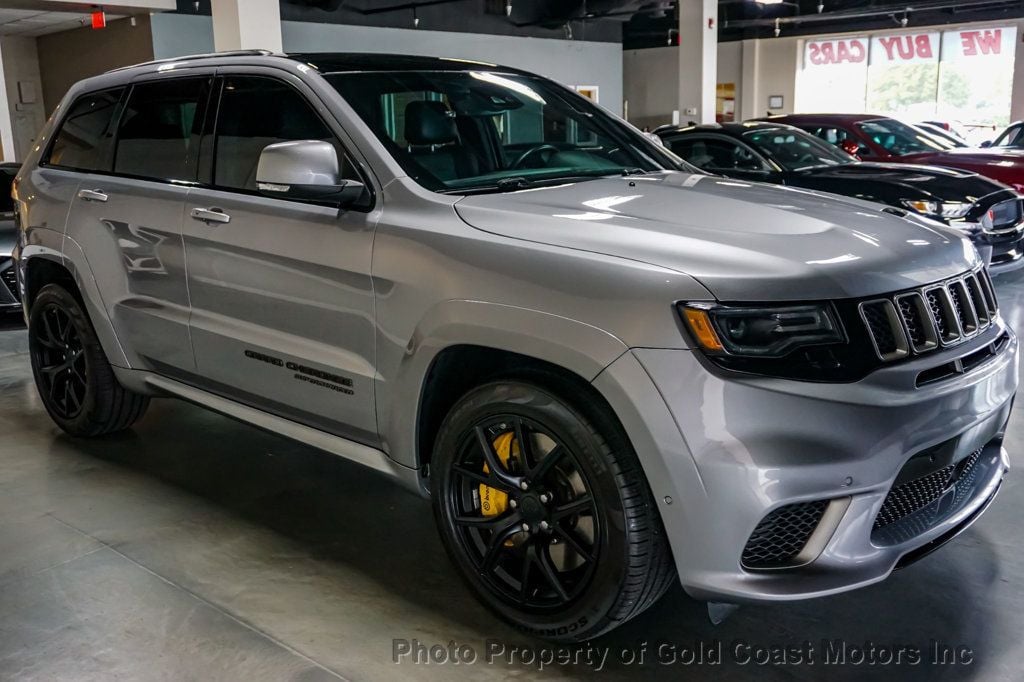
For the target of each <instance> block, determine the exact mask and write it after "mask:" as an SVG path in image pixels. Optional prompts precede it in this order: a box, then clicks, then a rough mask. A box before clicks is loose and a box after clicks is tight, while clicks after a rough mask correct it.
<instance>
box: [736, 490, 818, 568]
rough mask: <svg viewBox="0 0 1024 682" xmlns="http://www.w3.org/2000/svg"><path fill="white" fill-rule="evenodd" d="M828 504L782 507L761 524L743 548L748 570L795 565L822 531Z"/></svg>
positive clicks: (800, 504) (814, 503) (803, 504)
mask: <svg viewBox="0 0 1024 682" xmlns="http://www.w3.org/2000/svg"><path fill="white" fill-rule="evenodd" d="M826 507H828V501H827V500H818V501H815V502H799V503H797V504H789V505H786V506H785V507H779V508H778V509H776V510H775V511H773V512H771V513H770V514H768V515H767V516H766V517H764V518H763V519H762V520H761V523H759V524H757V528H755V529H754V532H753V533H751V534H750V539H749V540H747V546H746V547H744V548H743V557H742V561H743V565H744V566H746V567H747V568H778V567H781V566H786V565H787V564H790V563H792V562H793V560H794V559H795V558H796V556H797V555H798V554H800V551H801V550H802V549H803V548H804V545H806V544H807V540H808V539H809V538H810V537H811V533H813V532H814V529H815V528H817V527H818V523H820V522H821V517H822V515H824V513H825V508H826Z"/></svg>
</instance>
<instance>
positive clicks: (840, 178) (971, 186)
mask: <svg viewBox="0 0 1024 682" xmlns="http://www.w3.org/2000/svg"><path fill="white" fill-rule="evenodd" d="M797 175H801V176H805V177H808V178H812V179H814V180H818V181H830V182H835V183H837V186H839V184H838V183H844V182H856V183H857V184H858V185H862V184H864V183H869V184H870V183H878V184H880V185H882V184H884V185H886V186H888V187H891V188H892V189H893V190H894V191H898V192H899V198H901V199H927V198H934V199H936V200H939V201H963V202H967V203H974V202H975V201H977V200H978V199H980V198H982V197H985V196H988V195H990V194H993V193H995V192H999V191H1002V190H1005V189H1009V188H1008V187H1007V186H1006V185H1004V184H1002V183H1000V182H996V181H995V180H992V179H989V178H986V177H984V176H982V175H978V174H977V173H975V172H973V171H967V170H960V169H957V168H940V167H938V166H919V165H914V164H907V163H868V162H864V163H851V164H845V165H842V166H821V167H818V168H808V169H806V170H802V171H798V172H797ZM843 193H844V194H845V193H847V192H846V191H845V190H844V191H843Z"/></svg>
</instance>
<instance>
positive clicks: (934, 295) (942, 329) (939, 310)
mask: <svg viewBox="0 0 1024 682" xmlns="http://www.w3.org/2000/svg"><path fill="white" fill-rule="evenodd" d="M941 295H942V294H941V293H940V292H939V291H929V292H928V307H929V308H931V309H932V316H933V317H934V318H935V327H936V329H938V330H939V336H940V337H942V338H943V339H948V338H949V320H947V319H946V312H945V310H944V309H943V307H942V301H941V299H940V298H939V297H940V296H941Z"/></svg>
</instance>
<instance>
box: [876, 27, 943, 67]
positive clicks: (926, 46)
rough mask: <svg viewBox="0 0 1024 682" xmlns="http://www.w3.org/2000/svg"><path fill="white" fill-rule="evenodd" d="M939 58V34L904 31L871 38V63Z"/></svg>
mask: <svg viewBox="0 0 1024 682" xmlns="http://www.w3.org/2000/svg"><path fill="white" fill-rule="evenodd" d="M938 59H939V34H938V33H937V32H930V33H905V34H903V35H893V36H876V37H874V38H872V40H871V63H872V64H912V63H915V62H935V61H938Z"/></svg>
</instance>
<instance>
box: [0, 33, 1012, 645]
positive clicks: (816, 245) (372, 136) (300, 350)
mask: <svg viewBox="0 0 1024 682" xmlns="http://www.w3.org/2000/svg"><path fill="white" fill-rule="evenodd" d="M14 197H15V201H16V209H17V215H18V221H19V225H20V231H19V238H18V244H17V248H16V251H15V263H16V268H17V274H18V285H19V288H20V290H19V293H20V294H21V295H22V300H23V302H24V307H25V314H26V317H27V319H28V323H29V333H30V342H31V358H32V365H33V368H34V371H35V377H36V381H37V383H38V386H39V391H40V394H41V396H42V400H43V402H44V404H45V406H46V408H47V410H48V411H49V413H50V414H51V415H52V417H53V419H54V420H55V421H56V423H57V424H58V425H60V427H61V428H63V429H64V430H65V431H67V432H69V433H71V434H73V435H75V436H83V437H88V436H100V435H103V434H108V433H111V432H114V431H118V430H121V429H126V428H128V427H129V426H130V425H131V424H132V423H133V422H134V421H135V420H137V419H138V418H139V417H141V416H142V414H143V412H144V411H145V409H146V407H147V404H148V401H149V399H150V397H151V396H172V397H178V398H183V399H185V400H188V401H191V402H193V403H196V404H198V405H202V406H205V407H208V408H210V409H212V410H216V411H217V412H221V413H223V414H226V415H229V416H231V417H234V418H237V419H240V420H243V421H245V422H249V423H251V424H255V425H257V426H259V427H261V428H264V429H268V430H270V431H274V432H276V433H279V434H283V435H285V436H288V437H291V438H294V439H296V440H299V441H302V442H304V443H307V444H309V445H312V446H314V447H317V448H320V449H322V450H325V451H327V452H330V453H334V454H337V455H340V456H342V457H346V458H349V459H352V460H355V461H357V462H360V463H362V464H364V465H366V466H368V467H371V468H372V469H375V470H377V471H379V472H381V473H383V474H385V475H387V476H390V477H393V478H395V479H397V480H398V481H400V482H402V483H404V484H405V485H407V486H408V487H410V488H412V489H413V490H416V491H418V492H420V493H422V494H424V495H428V496H429V497H430V498H431V500H432V503H433V508H434V512H435V514H436V518H437V524H438V527H439V530H440V534H441V538H442V539H443V542H444V544H445V546H446V547H447V549H448V552H449V553H450V555H451V557H452V559H453V561H454V563H455V564H456V566H457V567H458V568H459V570H460V572H461V573H462V575H463V576H464V578H465V580H466V582H467V583H468V585H469V586H470V588H471V589H472V590H473V591H474V592H475V593H476V594H477V595H478V596H479V598H480V599H481V601H483V602H484V603H485V604H486V605H487V606H488V607H490V608H491V609H493V610H494V611H495V612H496V613H497V614H498V615H500V616H501V617H503V618H504V619H506V620H508V621H510V622H511V623H513V624H514V625H516V626H518V627H520V628H522V629H524V630H526V631H528V632H531V633H534V634H537V635H540V636H545V637H549V638H552V639H560V640H582V639H586V638H589V637H593V636H596V635H598V634H600V633H602V632H604V631H607V630H609V629H610V628H613V627H615V626H616V625H618V624H620V623H622V622H624V621H626V620H628V619H629V618H631V617H633V616H635V615H637V614H638V613H640V612H641V611H643V610H644V609H646V608H647V607H649V606H650V605H651V604H653V603H654V602H655V601H656V600H657V599H658V598H659V597H660V596H661V595H662V594H663V593H664V592H665V590H666V589H667V588H668V587H669V585H670V584H671V583H672V581H673V579H674V578H675V577H676V576H677V575H678V579H679V580H680V581H681V582H682V584H683V586H684V587H685V588H686V590H687V591H688V592H689V593H690V594H691V595H693V596H695V597H697V598H700V599H705V600H708V601H712V602H726V603H738V602H744V601H777V600H789V599H803V598H807V597H814V596H819V595H827V594H833V593H837V592H841V591H844V590H849V589H852V588H855V587H860V586H863V585H867V584H870V583H874V582H877V581H880V580H882V579H884V578H885V577H886V576H887V575H888V574H889V573H890V572H891V571H892V570H893V569H894V568H896V567H898V566H901V565H903V564H906V563H908V562H910V561H911V560H913V559H915V558H917V557H919V556H921V555H923V554H924V553H926V552H928V551H930V550H931V549H933V548H935V547H936V546H938V545H940V544H942V543H943V542H945V541H946V540H948V539H949V538H950V537H952V536H953V535H955V534H956V533H958V532H959V531H961V530H962V529H964V528H965V527H966V526H967V525H969V524H970V523H971V522H972V521H973V520H974V519H975V518H976V517H977V516H978V515H979V514H980V513H981V512H982V510H983V509H984V508H985V507H986V506H987V505H988V504H989V502H990V501H991V500H992V499H993V497H994V495H995V493H996V491H997V489H998V488H999V485H1000V482H1001V480H1002V478H1003V474H1004V472H1005V471H1006V468H1007V458H1006V454H1005V452H1004V451H1003V449H1002V445H1001V444H1002V437H1003V433H1004V430H1005V426H1006V421H1007V417H1008V415H1009V413H1010V406H1011V403H1012V401H1013V397H1014V393H1015V391H1016V387H1017V340H1016V338H1015V337H1014V335H1013V333H1012V332H1011V331H1010V330H1009V329H1008V328H1007V326H1006V324H1005V323H1004V321H1003V320H1002V318H1001V317H1000V315H999V310H998V307H997V303H996V297H995V295H994V292H993V289H992V285H991V283H990V281H989V278H988V276H987V274H986V272H985V270H984V268H983V266H982V263H981V262H980V261H979V259H978V256H977V253H976V251H975V249H974V247H973V246H972V245H971V244H970V243H969V242H968V241H966V240H964V239H963V238H961V237H960V236H958V235H957V234H956V233H954V232H952V231H950V230H948V229H946V228H944V227H942V226H941V225H939V224H937V223H932V222H928V221H927V220H925V219H922V218H918V217H915V216H913V215H907V214H906V213H904V212H903V211H901V210H899V209H893V208H885V207H879V206H877V205H875V204H869V203H864V202H860V201H857V200H853V199H842V198H837V197H831V196H826V195H822V194H818V193H814V192H808V191H801V190H794V189H786V188H779V187H773V186H767V185H762V184H756V183H749V182H739V181H735V180H729V179H725V178H720V177H715V176H711V175H707V174H703V173H700V172H698V171H696V170H695V169H693V168H690V167H689V166H686V165H685V164H684V163H683V162H681V161H680V160H679V159H678V158H676V157H675V156H673V155H672V154H671V153H670V152H668V151H666V150H665V149H664V148H662V147H660V146H659V145H657V144H655V143H653V142H651V141H650V140H649V139H647V138H645V137H644V136H643V135H642V134H640V133H639V132H638V131H636V130H635V129H633V128H631V127H629V126H628V125H626V124H624V123H623V122H622V121H620V120H618V119H616V118H614V117H612V116H610V115H608V114H607V113H606V112H605V111H603V110H601V109H600V108H598V107H597V106H594V105H593V104H592V103H591V102H590V101H588V100H587V99H585V98H584V97H582V96H580V95H578V94H576V93H575V92H572V91H571V90H568V89H566V88H564V87H561V86H559V85H556V84H555V83H552V82H551V81H549V80H546V79H544V78H540V77H537V76H534V75H531V74H528V73H523V72H521V71H517V70H515V69H510V68H505V67H499V66H495V65H492V64H483V63H476V62H467V61H464V60H455V59H428V58H413V57H398V56H380V55H376V56H370V55H345V54H316V55H313V54H309V55H289V56H285V55H272V54H269V53H262V52H250V53H233V54H225V55H208V56H199V57H191V58H182V59H178V60H174V61H164V62H159V63H152V64H143V65H141V66H136V67H132V68H128V69H123V70H119V71H114V72H111V73H108V74H105V75H102V76H98V77H95V78H90V79H88V80H85V81H83V82H81V83H79V84H77V85H76V86H74V87H73V88H72V89H71V91H70V92H69V93H68V95H67V97H66V98H65V99H64V101H63V103H62V104H61V105H60V106H59V107H58V109H57V111H56V112H55V114H54V116H53V118H52V120H51V121H50V122H49V123H48V124H47V127H46V128H45V130H44V132H43V134H42V137H41V139H40V142H39V145H38V146H37V148H36V150H35V151H34V152H33V153H32V155H31V157H30V158H29V159H28V160H27V162H26V163H25V165H24V168H23V170H22V171H21V173H20V175H19V177H18V179H17V181H16V185H15V189H14Z"/></svg>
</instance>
